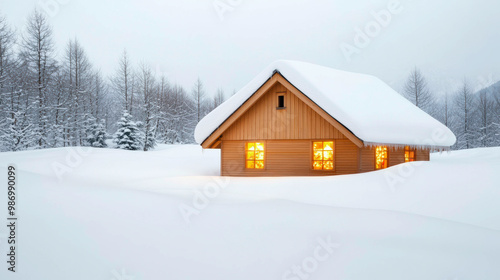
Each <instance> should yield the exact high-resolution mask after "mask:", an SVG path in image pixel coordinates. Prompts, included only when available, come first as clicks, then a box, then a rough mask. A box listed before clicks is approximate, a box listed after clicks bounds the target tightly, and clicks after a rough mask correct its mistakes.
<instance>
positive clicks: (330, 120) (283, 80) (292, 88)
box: [278, 74, 364, 148]
mask: <svg viewBox="0 0 500 280" xmlns="http://www.w3.org/2000/svg"><path fill="white" fill-rule="evenodd" d="M278 82H280V83H281V84H282V85H283V86H285V87H286V88H287V89H288V90H290V91H291V92H292V93H293V94H295V95H296V96H297V97H298V98H299V99H300V100H301V101H302V102H304V103H306V104H307V105H308V106H309V107H311V108H312V109H313V110H314V111H315V112H316V113H318V114H319V115H320V116H321V117H323V118H324V119H325V120H326V121H327V122H328V123H330V124H331V125H332V126H333V127H335V128H336V129H338V130H339V131H340V132H341V133H342V134H344V135H345V136H346V137H347V139H349V140H351V141H352V142H353V143H354V144H355V145H356V146H358V148H362V147H363V146H364V143H363V140H361V139H359V138H358V137H357V136H356V135H354V134H353V133H352V132H351V131H350V130H349V129H347V128H346V127H345V126H344V125H343V124H341V123H340V122H338V121H337V120H336V119H335V118H333V117H332V116H331V115H330V114H328V113H327V112H325V110H323V108H321V107H320V106H318V105H317V104H316V103H315V102H314V101H312V100H311V99H310V98H309V97H307V95H305V94H304V93H302V92H301V91H300V90H298V89H297V88H296V87H295V86H294V85H292V84H291V83H290V82H289V81H288V80H287V79H286V78H284V77H283V76H282V75H281V74H280V75H279V76H278Z"/></svg>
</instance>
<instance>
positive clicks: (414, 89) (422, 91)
mask: <svg viewBox="0 0 500 280" xmlns="http://www.w3.org/2000/svg"><path fill="white" fill-rule="evenodd" d="M403 96H404V97H406V99H408V100H409V101H411V102H412V103H413V104H415V106H417V107H418V108H420V109H422V110H424V111H425V112H427V113H430V114H433V113H434V110H433V109H434V108H433V105H434V102H435V100H434V96H433V95H432V93H431V92H430V90H429V88H428V86H427V81H426V80H425V77H424V76H423V75H422V72H421V71H420V70H419V69H418V68H417V67H415V68H414V69H413V70H412V71H411V73H410V75H409V76H408V79H407V81H406V84H405V86H404V88H403Z"/></svg>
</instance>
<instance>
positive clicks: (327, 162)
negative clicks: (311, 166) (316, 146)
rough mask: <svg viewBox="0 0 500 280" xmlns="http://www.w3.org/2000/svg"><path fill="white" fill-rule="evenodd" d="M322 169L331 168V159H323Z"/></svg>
mask: <svg viewBox="0 0 500 280" xmlns="http://www.w3.org/2000/svg"><path fill="white" fill-rule="evenodd" d="M323 169H324V170H333V161H323Z"/></svg>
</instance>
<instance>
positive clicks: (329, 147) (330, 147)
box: [323, 142, 333, 151]
mask: <svg viewBox="0 0 500 280" xmlns="http://www.w3.org/2000/svg"><path fill="white" fill-rule="evenodd" d="M323 150H326V151H333V142H323Z"/></svg>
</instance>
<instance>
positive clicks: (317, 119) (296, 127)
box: [222, 83, 346, 140]
mask: <svg viewBox="0 0 500 280" xmlns="http://www.w3.org/2000/svg"><path fill="white" fill-rule="evenodd" d="M278 95H284V96H285V107H286V109H281V110H277V109H276V107H278ZM222 139H223V140H250V139H254V140H266V139H346V137H345V136H344V135H343V134H342V133H341V132H340V131H338V130H337V129H336V128H335V127H333V126H332V125H331V124H330V123H328V122H327V121H326V120H325V119H324V118H322V117H321V116H320V115H319V114H317V113H316V112H315V111H314V110H312V109H311V107H309V106H308V105H306V104H305V103H304V102H302V101H301V100H300V99H299V98H298V97H296V96H295V95H294V94H293V93H291V92H290V91H288V90H287V89H286V88H285V87H284V86H283V85H281V84H279V83H277V84H276V85H274V86H273V87H272V88H271V89H270V90H269V91H268V92H267V93H266V94H265V95H264V96H262V97H261V98H260V99H259V100H258V101H257V102H256V103H255V104H254V106H252V107H251V108H250V109H249V110H248V111H247V112H245V114H243V115H242V116H241V117H240V118H239V119H238V120H237V121H236V122H235V123H234V124H233V125H232V126H231V127H229V128H228V129H227V130H226V131H224V133H223V134H222Z"/></svg>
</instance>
